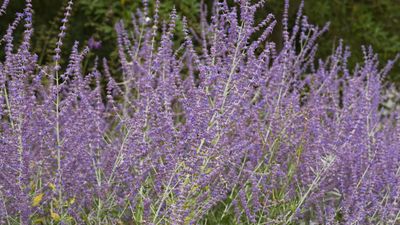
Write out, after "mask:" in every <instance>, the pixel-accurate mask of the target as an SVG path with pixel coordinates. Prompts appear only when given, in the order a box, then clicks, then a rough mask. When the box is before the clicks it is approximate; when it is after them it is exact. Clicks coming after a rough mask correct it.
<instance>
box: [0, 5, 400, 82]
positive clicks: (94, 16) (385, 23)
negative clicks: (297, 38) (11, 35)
mask: <svg viewBox="0 0 400 225" xmlns="http://www.w3.org/2000/svg"><path fill="white" fill-rule="evenodd" d="M66 2H67V1H66V0H33V6H34V11H35V16H34V27H35V35H34V43H33V48H34V50H35V52H37V53H38V55H39V56H40V61H41V63H45V62H46V61H49V60H50V59H51V55H52V49H54V44H55V42H56V41H55V40H56V37H57V33H58V27H59V26H60V22H59V21H60V19H61V17H62V15H63V10H64V7H65V5H66ZM212 2H213V0H205V3H206V4H207V5H208V6H211V4H212ZM299 2H300V1H299V0H291V5H292V7H291V12H290V14H291V18H292V19H293V18H294V17H295V13H296V10H297V6H298V4H299ZM150 3H151V7H152V3H154V1H152V0H150ZM174 5H175V7H176V8H177V11H178V12H179V14H180V15H181V16H186V17H187V18H188V21H189V24H190V26H192V27H194V28H197V27H198V20H199V18H198V17H199V5H200V1H199V0H161V17H162V18H168V14H169V12H170V10H171V9H172V7H173V6H174ZM140 6H141V1H140V0H77V1H75V4H74V7H73V8H74V9H73V14H72V18H71V24H70V25H69V30H68V35H67V39H66V43H65V48H67V49H68V48H70V47H71V45H72V43H73V41H74V40H78V41H80V42H81V43H86V42H87V40H88V39H89V38H90V37H91V36H94V37H95V38H96V39H97V40H102V42H103V44H102V48H101V49H98V50H95V51H94V52H93V53H91V55H90V56H89V58H93V57H94V55H99V56H106V57H108V58H111V59H113V58H115V57H116V51H115V48H116V43H115V42H116V38H115V36H116V35H115V32H114V24H115V22H117V21H118V20H119V19H124V20H126V21H129V20H130V15H131V13H132V12H135V11H136V10H137V9H138V7H140ZM23 7H24V1H23V0H11V3H10V5H9V7H8V9H7V14H6V15H5V16H2V17H0V34H4V32H5V29H6V27H7V25H8V24H9V23H10V22H11V21H12V20H13V18H14V17H15V13H16V12H18V11H22V10H23ZM268 12H273V13H274V14H275V15H276V16H277V18H278V19H279V18H280V15H281V14H282V12H283V0H269V1H267V4H266V6H265V9H263V10H260V11H259V12H258V14H257V16H258V17H259V19H262V17H264V16H265V15H266V14H267V13H268ZM304 14H305V15H307V16H308V17H309V21H310V22H311V23H314V24H318V25H321V26H323V25H324V24H325V23H326V22H328V21H330V22H331V26H330V30H329V32H328V33H327V34H325V35H324V36H323V37H322V38H321V39H320V41H319V44H320V50H319V53H318V56H319V57H326V56H327V55H329V54H330V53H331V52H332V49H333V48H334V47H335V45H336V44H337V43H338V40H339V39H340V38H342V39H344V42H345V44H347V45H349V46H350V47H351V50H352V53H353V54H352V58H351V64H352V65H354V63H355V62H356V61H360V60H361V59H362V55H361V48H360V46H361V45H372V46H373V48H374V50H375V51H376V53H378V54H379V56H380V59H381V61H382V63H383V62H385V61H386V60H388V59H391V58H393V57H394V56H395V55H396V53H398V52H400V0H306V1H305V13H304ZM178 25H179V24H178ZM178 27H179V26H178ZM19 32H20V33H21V31H19ZM180 38H182V37H181V36H179V35H178V36H177V40H178V41H179V39H180ZM272 38H273V39H274V40H275V41H277V42H278V43H279V42H280V40H281V38H280V34H279V27H277V29H276V32H275V33H274V34H273V37H272ZM16 39H18V37H17V38H16ZM64 52H68V51H64ZM65 54H66V53H65ZM63 58H64V59H66V55H65V56H64V57H63ZM114 68H117V65H116V64H115V65H114ZM390 79H391V80H393V81H396V83H398V84H400V63H397V64H396V66H395V68H394V70H393V71H392V72H391V73H390Z"/></svg>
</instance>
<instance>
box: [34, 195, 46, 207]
mask: <svg viewBox="0 0 400 225" xmlns="http://www.w3.org/2000/svg"><path fill="white" fill-rule="evenodd" d="M43 195H44V194H43V193H40V194H38V195H36V196H35V197H34V198H33V201H32V206H33V207H35V206H38V205H39V204H40V202H41V201H42V199H43Z"/></svg>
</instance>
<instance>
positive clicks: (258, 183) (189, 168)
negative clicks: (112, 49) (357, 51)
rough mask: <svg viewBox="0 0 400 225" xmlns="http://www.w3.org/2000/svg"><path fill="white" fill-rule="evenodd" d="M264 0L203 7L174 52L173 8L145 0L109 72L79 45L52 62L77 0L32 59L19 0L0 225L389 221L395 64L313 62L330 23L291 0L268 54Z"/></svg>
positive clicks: (1, 143)
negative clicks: (389, 77) (49, 45)
mask: <svg viewBox="0 0 400 225" xmlns="http://www.w3.org/2000/svg"><path fill="white" fill-rule="evenodd" d="M264 4H268V3H265V2H264V1H259V2H258V3H256V4H253V3H251V1H247V0H241V1H235V5H234V6H231V5H228V4H227V3H226V2H225V1H216V2H215V4H214V6H213V8H212V12H211V13H207V9H206V7H204V6H202V8H201V27H202V29H201V33H194V32H193V31H191V29H190V28H189V27H188V26H187V25H186V22H185V19H184V18H183V21H184V22H183V27H184V28H183V30H184V37H185V38H184V41H183V42H182V43H179V44H180V45H179V46H176V43H174V34H175V28H176V23H175V22H176V19H177V14H176V12H175V11H172V12H171V15H170V20H169V21H159V17H158V7H156V9H155V12H152V13H150V12H149V10H148V2H147V1H143V5H144V7H143V10H141V11H138V13H136V14H133V16H132V25H129V26H128V25H125V24H124V23H123V22H120V23H118V24H116V25H115V29H116V32H117V34H118V39H117V40H116V41H117V43H118V49H119V59H120V65H121V74H122V75H121V76H116V75H115V74H111V72H110V70H109V69H108V62H107V59H98V60H96V62H95V63H94V67H93V68H92V69H91V71H90V72H88V73H87V74H83V72H82V65H83V60H84V59H85V55H86V54H88V52H89V51H90V49H89V48H88V47H85V46H83V47H81V46H80V45H79V43H78V42H76V43H75V45H74V47H73V49H72V50H71V53H70V56H69V60H68V61H67V63H66V64H65V65H64V64H62V63H60V62H61V60H60V59H61V52H62V51H65V50H64V49H62V44H63V39H64V37H65V35H66V32H67V31H66V30H67V23H68V18H69V16H70V11H71V7H72V1H69V3H68V5H67V6H66V10H65V14H64V16H65V17H64V19H63V20H62V21H61V22H62V25H61V27H60V34H59V40H58V42H57V43H56V46H57V47H56V49H55V50H54V53H55V54H54V60H53V62H52V63H49V64H47V65H40V64H39V63H37V58H38V57H37V55H35V54H34V53H33V52H32V51H31V50H30V43H31V36H32V8H31V7H32V6H31V2H30V0H26V8H25V10H24V11H23V12H22V13H18V14H17V16H16V19H15V21H14V23H13V24H11V25H10V26H9V28H8V30H7V31H6V34H5V36H4V37H3V39H2V40H3V42H2V45H3V48H4V53H5V55H6V57H5V59H4V61H2V62H1V63H0V103H1V105H0V106H1V107H0V134H1V136H0V137H1V139H0V223H4V224H19V223H20V224H31V223H32V224H34V223H37V224H55V223H60V224H300V223H304V222H305V223H318V224H397V223H399V222H400V206H399V202H398V201H399V200H400V199H399V198H400V177H399V175H400V149H399V146H400V127H399V114H398V113H399V112H398V110H397V111H396V109H395V108H393V110H391V111H390V113H382V109H383V108H384V107H383V106H382V104H384V102H385V101H386V98H385V96H386V95H385V94H384V90H385V89H389V88H391V87H390V85H389V84H386V83H385V82H383V80H384V78H385V75H386V74H387V72H388V71H389V70H390V68H391V67H392V66H393V65H394V63H395V60H394V61H390V62H389V63H388V64H387V65H386V66H385V67H383V68H382V69H380V68H379V65H378V60H377V55H376V54H374V53H373V51H372V49H371V48H366V47H365V48H363V52H364V59H363V61H362V63H360V64H358V65H357V66H356V67H355V68H354V69H350V68H348V66H347V60H348V58H349V57H350V51H349V49H348V48H347V47H345V46H344V44H343V43H342V42H340V43H339V45H338V47H337V48H336V50H335V51H334V52H333V54H332V55H331V56H330V57H328V58H327V59H316V58H315V54H316V52H317V39H318V37H319V36H320V35H321V34H323V33H324V32H325V31H326V30H327V26H325V27H322V28H319V27H317V26H314V25H312V24H310V23H308V21H307V17H306V16H303V15H302V8H303V3H302V4H301V6H300V8H299V10H298V14H297V17H296V18H295V20H294V25H293V26H292V27H291V28H289V25H288V24H289V23H288V17H287V15H288V10H289V1H288V0H286V1H285V12H284V16H283V21H282V22H283V32H282V35H283V40H284V43H283V45H282V46H283V47H282V48H281V49H278V48H277V47H276V46H277V44H276V43H273V42H270V41H269V36H270V35H271V33H272V32H273V29H274V27H275V25H276V24H277V21H276V20H275V17H274V16H273V15H267V16H266V18H265V19H264V20H262V21H261V22H258V23H256V21H255V19H254V15H255V13H256V11H257V10H259V9H261V8H262V6H263V5H264ZM156 5H159V4H158V2H157V4H156ZM209 15H210V16H209ZM19 25H22V26H24V27H25V32H24V35H23V40H22V42H21V44H19V45H15V44H14V43H15V41H14V40H13V32H14V30H15V29H16V28H17V26H19Z"/></svg>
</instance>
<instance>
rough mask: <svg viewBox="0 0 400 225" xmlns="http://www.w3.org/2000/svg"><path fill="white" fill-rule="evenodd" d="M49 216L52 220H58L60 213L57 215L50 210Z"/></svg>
mask: <svg viewBox="0 0 400 225" xmlns="http://www.w3.org/2000/svg"><path fill="white" fill-rule="evenodd" d="M50 216H51V218H52V219H53V220H54V221H56V222H58V221H60V215H58V214H57V213H55V212H53V211H50Z"/></svg>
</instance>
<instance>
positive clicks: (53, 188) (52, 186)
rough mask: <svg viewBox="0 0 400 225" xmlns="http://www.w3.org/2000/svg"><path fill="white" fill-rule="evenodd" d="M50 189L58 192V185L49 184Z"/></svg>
mask: <svg viewBox="0 0 400 225" xmlns="http://www.w3.org/2000/svg"><path fill="white" fill-rule="evenodd" d="M49 187H50V188H51V190H53V191H54V190H56V185H55V184H53V183H49Z"/></svg>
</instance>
